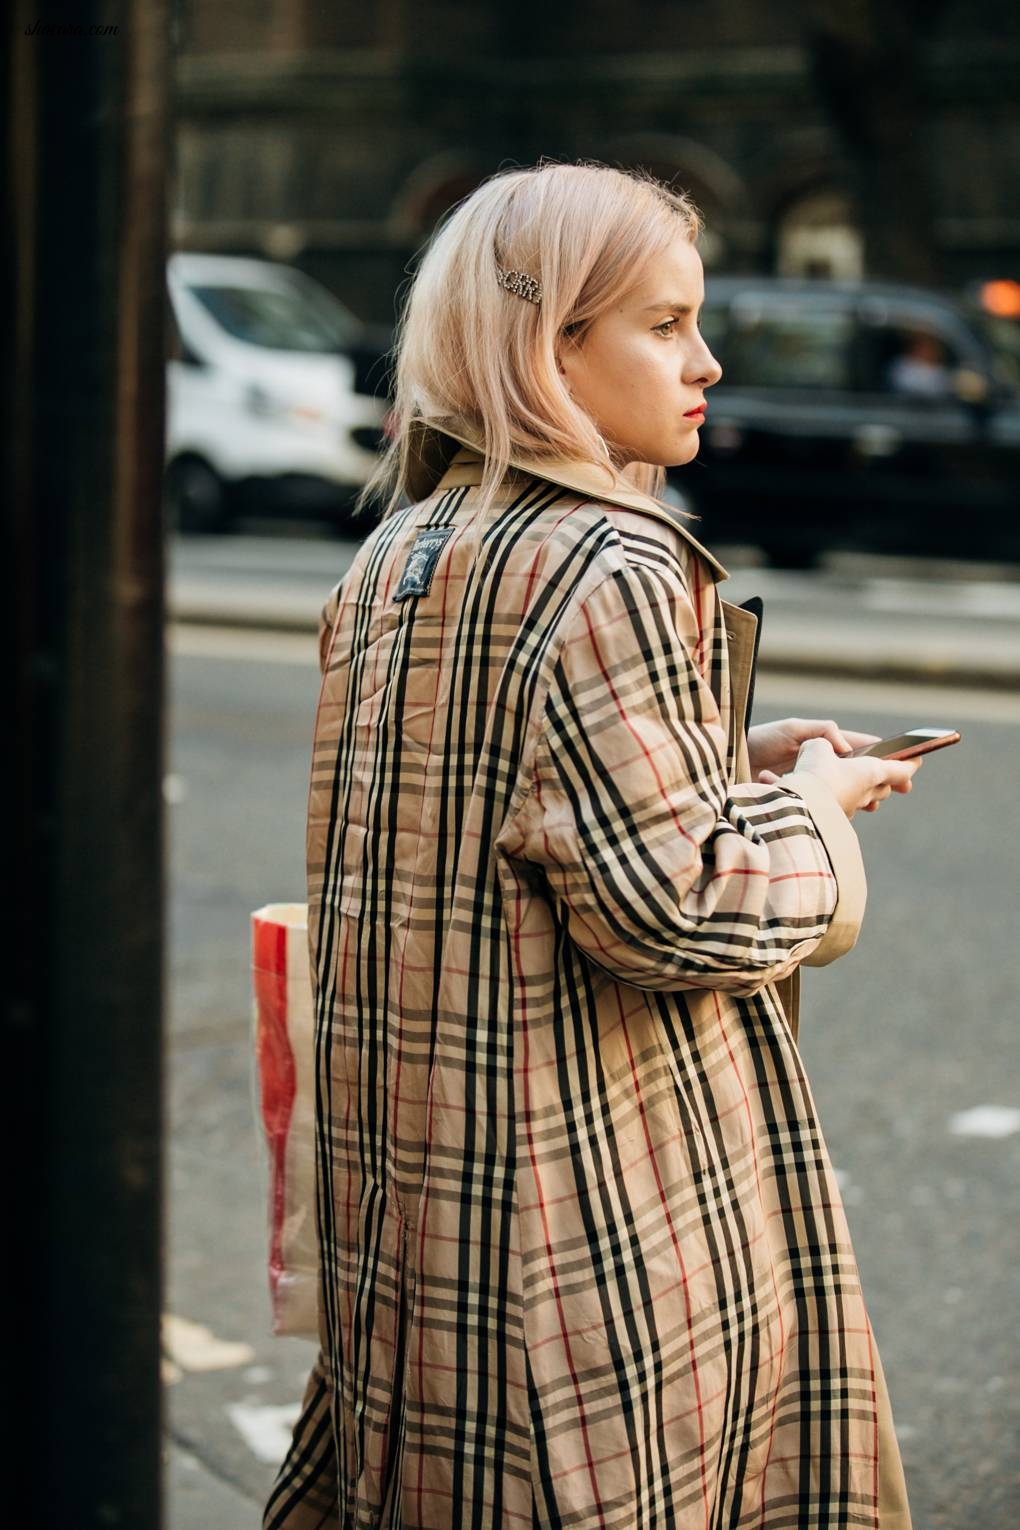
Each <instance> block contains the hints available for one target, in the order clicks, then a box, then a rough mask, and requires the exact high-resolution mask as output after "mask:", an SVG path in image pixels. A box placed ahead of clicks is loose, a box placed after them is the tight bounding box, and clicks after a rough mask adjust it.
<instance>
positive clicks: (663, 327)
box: [655, 319, 676, 335]
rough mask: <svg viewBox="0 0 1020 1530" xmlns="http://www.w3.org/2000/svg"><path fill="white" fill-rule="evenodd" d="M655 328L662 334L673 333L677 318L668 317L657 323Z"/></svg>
mask: <svg viewBox="0 0 1020 1530" xmlns="http://www.w3.org/2000/svg"><path fill="white" fill-rule="evenodd" d="M655 328H656V330H657V331H658V333H659V334H660V335H665V334H670V335H671V334H672V333H673V330H674V329H675V328H676V320H675V319H666V320H665V321H664V322H663V323H662V324H656V326H655Z"/></svg>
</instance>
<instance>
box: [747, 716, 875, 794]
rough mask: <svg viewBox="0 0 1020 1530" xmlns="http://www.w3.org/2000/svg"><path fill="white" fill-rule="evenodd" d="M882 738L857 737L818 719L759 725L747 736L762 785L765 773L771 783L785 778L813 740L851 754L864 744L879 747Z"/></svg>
mask: <svg viewBox="0 0 1020 1530" xmlns="http://www.w3.org/2000/svg"><path fill="white" fill-rule="evenodd" d="M879 737H880V735H879V734H877V733H854V732H852V731H851V730H850V729H849V728H839V727H837V726H836V724H835V723H834V722H833V721H832V719H831V717H830V718H828V719H826V720H825V721H824V722H823V721H820V720H819V719H818V718H817V717H784V718H783V720H782V722H774V723H760V724H759V725H758V726H757V727H756V728H749V729H748V733H747V753H748V758H749V759H750V761H751V776H752V778H753V779H754V780H755V781H761V780H764V777H763V776H762V774H761V772H762V771H766V772H768V773H769V778H770V779H773V778H774V777H775V776H777V775H778V776H781V775H785V773H786V772H787V771H788V770H792V769H793V767H794V765H795V764H796V761H797V754H798V751H799V749H800V746H801V744H803V743H806V741H807V740H808V739H810V738H825V739H828V741H829V743H830V744H831V745H832V748H833V750H834V752H835V753H836V754H849V753H850V751H851V750H852V749H860V748H862V747H863V746H864V745H865V744H877V743H878V740H879Z"/></svg>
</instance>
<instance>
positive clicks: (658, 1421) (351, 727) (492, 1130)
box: [264, 431, 910, 1530]
mask: <svg viewBox="0 0 1020 1530" xmlns="http://www.w3.org/2000/svg"><path fill="white" fill-rule="evenodd" d="M476 447H477V443H474V442H472V438H471V437H470V435H464V434H463V433H462V432H458V435H457V437H456V438H454V437H453V435H452V434H451V433H448V432H447V433H442V432H439V431H430V432H426V433H424V434H423V436H422V439H421V474H420V479H419V482H418V483H417V484H416V485H415V486H414V494H413V498H414V503H412V504H411V505H409V506H408V507H407V508H404V509H401V510H398V511H397V512H396V513H394V514H393V515H391V516H389V517H388V518H387V519H385V520H384V521H382V522H381V523H380V525H379V526H377V527H376V528H375V529H374V530H373V531H372V532H371V533H370V535H369V536H368V537H367V538H366V540H365V542H364V543H363V545H362V546H361V548H360V549H359V551H358V553H357V556H356V558H355V560H354V563H353V565H352V567H351V568H350V570H349V571H348V573H347V574H346V575H345V577H344V578H343V580H342V581H341V583H340V584H339V586H338V587H337V588H336V589H335V590H334V591H333V594H332V595H331V597H330V600H329V602H328V603H327V606H326V609H325V611H324V613H323V624H322V630H321V645H320V652H321V660H322V669H323V675H322V687H321V693H320V699H319V705H318V711H317V716H316V721H315V737H314V748H313V757H312V767H311V782H310V792H309V801H308V904H309V944H310V953H311V960H312V967H313V983H314V991H315V1002H316V1046H317V1067H318V1143H317V1150H318V1151H317V1157H318V1208H317V1209H318V1226H319V1245H320V1254H321V1292H320V1339H321V1353H320V1356H319V1360H318V1362H317V1364H316V1366H315V1368H314V1369H313V1372H312V1374H311V1376H310V1378H309V1382H308V1388H307V1392H306V1395H305V1399H304V1406H303V1408H302V1412H301V1415H300V1418H299V1419H298V1422H297V1424H296V1426H295V1430H294V1439H293V1444H292V1446H291V1449H290V1453H289V1455H288V1456H287V1459H286V1461H285V1462H284V1464H283V1466H282V1468H281V1470H280V1473H279V1476H278V1478H277V1481H276V1484H275V1486H274V1489H273V1493H272V1496H271V1499H270V1501H269V1504H268V1505H267V1508H266V1511H265V1519H264V1524H265V1526H266V1527H269V1530H310V1527H313V1526H314V1527H318V1526H330V1527H332V1526H342V1527H343V1530H376V1527H386V1530H396V1527H400V1530H452V1527H454V1526H456V1527H458V1530H468V1527H471V1530H493V1527H497V1526H499V1527H503V1526H505V1527H508V1530H512V1527H518V1530H530V1527H532V1526H534V1527H543V1530H546V1527H549V1530H552V1527H557V1530H558V1527H563V1530H724V1527H725V1530H739V1527H748V1530H750V1527H761V1530H780V1527H791V1530H793V1527H796V1530H814V1527H819V1530H821V1527H831V1530H835V1527H842V1526H862V1527H875V1526H881V1530H908V1527H909V1524H910V1519H909V1512H908V1508H907V1503H906V1494H905V1489H904V1483H903V1475H902V1469H901V1465H900V1459H899V1454H898V1450H897V1446H896V1439H895V1435H894V1432H893V1428H892V1419H891V1415H890V1410H889V1401H888V1396H887V1393H886V1388H885V1383H884V1380H883V1376H882V1368H881V1362H880V1360H879V1356H878V1351H877V1348H876V1345H875V1340H874V1336H873V1334H872V1331H871V1327H870V1324H869V1321H868V1314H867V1310H866V1307H865V1303H864V1300H863V1297H862V1293H861V1288H860V1282H859V1276H858V1270H857V1265H856V1261H855V1258H854V1252H853V1248H852V1246H851V1241H850V1235H849V1232H848V1229H847V1223H846V1218H845V1215H844V1211H843V1206H842V1203H841V1200H840V1193H839V1189H838V1186H837V1183H836V1179H835V1177H834V1174H833V1170H832V1167H831V1164H830V1161H829V1155H828V1152H827V1149H826V1146H825V1142H824V1139H823V1136H822V1132H821V1129H820V1126H819V1123H818V1118H817V1115H816V1111H815V1106H814V1101H813V1099H812V1095H811V1090H810V1087H809V1084H808V1081H807V1079H806V1078H805V1075H804V1070H803V1067H802V1064H801V1059H800V1054H799V1052H798V1049H797V1044H796V1014H795V1005H796V987H797V984H796V978H797V974H798V968H799V966H800V964H801V963H809V964H819V965H820V964H824V963H826V962H830V961H832V960H833V959H834V958H836V957H838V956H839V955H841V954H842V953H843V952H844V951H846V950H847V949H848V948H849V947H850V946H851V945H852V944H853V943H854V941H855V939H856V937H857V931H858V928H859V925H860V920H861V917H862V914H863V908H864V874H863V869H862V865H861V859H860V853H859V848H858V843H857V838H856V835H855V833H854V831H853V828H852V826H851V825H850V823H849V822H848V821H847V819H846V818H845V816H844V814H843V813H842V811H841V810H840V809H839V807H838V805H837V803H836V801H835V799H834V798H833V797H832V796H831V794H830V793H829V791H828V789H827V788H826V787H825V786H824V784H823V783H821V782H820V781H819V780H818V779H817V778H815V777H812V776H807V775H804V774H793V775H789V776H786V777H784V778H783V781H782V783H781V784H779V785H768V786H766V785H759V784H752V783H751V781H750V769H749V766H748V759H747V750H746V737H745V724H746V717H745V710H746V700H747V695H748V687H749V683H750V680H751V669H752V651H753V646H754V628H755V626H756V619H755V618H754V616H752V615H750V614H749V613H748V612H745V611H743V610H741V609H739V608H735V607H732V606H730V605H729V604H728V603H727V602H725V601H723V600H721V599H720V597H719V594H718V590H717V584H718V583H719V582H720V581H721V580H722V579H724V578H725V571H724V570H723V569H722V568H721V566H720V565H719V564H718V563H717V562H716V561H715V560H714V559H713V558H712V557H711V555H710V554H709V553H707V552H706V551H705V549H704V548H702V547H700V546H699V545H698V543H697V542H696V541H695V540H694V539H693V538H692V537H691V535H690V533H689V532H688V530H687V523H686V519H685V518H684V517H683V516H682V515H680V514H679V513H678V512H676V511H674V510H672V509H671V508H670V507H668V506H666V505H664V504H662V503H660V502H659V501H657V500H653V499H650V498H647V497H646V496H644V495H641V494H638V493H636V492H634V491H631V490H629V489H627V490H622V491H618V492H611V491H610V490H609V489H608V488H607V486H606V485H605V484H604V483H603V482H602V479H601V473H600V470H598V469H597V468H595V467H594V466H587V465H583V464H580V465H579V464H577V463H549V462H546V461H543V462H541V463H536V462H528V461H525V460H524V459H516V460H515V461H514V463H513V464H512V465H511V471H510V472H509V473H508V475H507V477H506V479H505V481H504V483H503V485H502V487H501V489H500V497H499V500H498V503H497V507H496V511H495V512H494V513H492V514H490V517H489V518H488V519H487V521H486V523H485V526H484V528H483V534H484V543H483V549H482V550H483V552H484V557H483V558H482V559H481V560H480V562H479V563H478V564H477V565H475V566H474V567H473V566H472V560H473V555H474V553H475V551H476V537H477V534H478V520H477V510H478V503H479V498H480V495H479V484H480V482H481V476H482V466H483V462H482V458H481V456H480V454H479V451H478V450H477V449H476Z"/></svg>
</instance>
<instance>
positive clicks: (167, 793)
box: [163, 771, 188, 807]
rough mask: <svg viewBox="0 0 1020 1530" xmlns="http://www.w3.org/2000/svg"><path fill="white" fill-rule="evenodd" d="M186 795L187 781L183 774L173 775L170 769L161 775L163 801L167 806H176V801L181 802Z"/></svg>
mask: <svg viewBox="0 0 1020 1530" xmlns="http://www.w3.org/2000/svg"><path fill="white" fill-rule="evenodd" d="M187 795H188V783H187V781H185V779H184V777H183V776H179V775H175V774H174V773H173V772H172V771H171V773H170V774H169V775H166V776H164V777H163V801H164V802H165V803H166V804H167V806H168V807H176V805H177V803H179V802H183V801H184V800H185V798H186V797H187Z"/></svg>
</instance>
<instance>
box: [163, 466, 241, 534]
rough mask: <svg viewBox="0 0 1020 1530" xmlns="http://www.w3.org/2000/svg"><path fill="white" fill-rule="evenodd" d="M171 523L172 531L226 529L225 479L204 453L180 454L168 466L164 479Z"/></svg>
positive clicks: (168, 516)
mask: <svg viewBox="0 0 1020 1530" xmlns="http://www.w3.org/2000/svg"><path fill="white" fill-rule="evenodd" d="M163 494H164V504H165V507H166V520H167V525H168V527H169V528H170V529H171V530H173V531H188V532H204V533H205V534H206V535H208V534H209V533H210V532H214V531H223V530H225V529H226V525H227V494H226V488H225V486H224V483H223V480H222V478H221V477H220V475H219V474H218V473H217V472H216V470H215V469H214V468H211V467H210V466H209V464H208V462H203V460H202V458H201V457H178V458H177V459H176V460H175V461H174V462H171V464H170V466H169V467H168V468H167V470H166V475H165V478H164V483H163Z"/></svg>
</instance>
